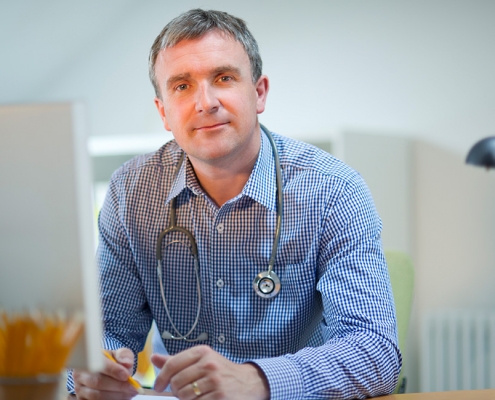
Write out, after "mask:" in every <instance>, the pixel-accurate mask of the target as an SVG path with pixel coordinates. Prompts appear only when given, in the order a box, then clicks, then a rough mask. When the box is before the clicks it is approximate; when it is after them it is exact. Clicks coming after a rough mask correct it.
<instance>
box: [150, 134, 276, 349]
mask: <svg viewBox="0 0 495 400" xmlns="http://www.w3.org/2000/svg"><path fill="white" fill-rule="evenodd" d="M260 126H261V129H262V130H263V132H265V135H266V136H267V137H268V140H269V141H270V145H271V147H272V150H273V158H274V160H275V175H276V180H277V226H276V228H275V239H274V240H273V246H272V254H271V256H270V261H269V263H268V270H266V271H263V272H260V273H259V274H258V275H256V277H255V278H254V281H253V289H254V291H255V293H256V294H257V295H258V296H260V297H262V298H264V299H268V298H271V297H274V296H276V295H277V294H278V293H279V292H280V279H279V277H278V276H277V274H276V273H275V272H274V271H273V266H274V265H275V257H276V255H277V249H278V244H279V241H280V232H281V228H282V214H283V206H284V203H283V193H282V170H281V168H280V160H279V158H278V151H277V146H276V144H275V141H274V140H273V137H272V135H271V133H270V132H269V131H268V129H266V128H265V127H264V126H263V125H260ZM184 157H185V153H182V155H181V158H180V160H179V163H178V165H177V168H176V169H175V173H174V180H175V179H176V178H177V175H178V174H179V171H180V169H181V167H182V164H183V162H184ZM176 208H177V197H174V198H173V199H172V200H171V203H170V225H169V227H168V228H166V229H164V230H163V231H162V232H161V233H160V235H158V241H157V244H156V259H157V261H158V265H157V273H158V280H159V281H160V293H161V296H162V300H163V305H164V306H165V311H166V313H167V318H168V320H169V321H170V324H171V325H172V328H173V329H174V331H175V334H172V333H170V332H169V331H164V332H163V334H162V338H163V339H174V340H184V341H186V342H198V341H202V340H207V339H208V333H206V332H203V333H201V334H200V335H199V336H198V337H197V338H196V339H189V336H190V335H191V334H192V332H193V331H194V329H195V328H196V326H197V325H198V322H199V314H200V311H201V280H200V276H199V256H198V246H197V244H196V240H195V239H194V236H193V234H192V233H191V232H189V231H188V230H187V229H185V228H182V227H180V226H177V218H176ZM171 232H180V233H183V234H184V235H186V236H187V238H188V239H189V242H190V243H191V246H190V251H191V255H192V256H193V259H194V273H195V275H196V290H197V293H198V306H197V309H198V311H197V313H196V319H195V320H194V323H193V325H192V326H191V329H189V331H188V332H187V333H186V334H185V335H183V334H181V333H180V332H179V330H178V329H177V327H176V326H175V324H174V322H173V321H172V317H171V316H170V311H169V309H168V306H167V299H166V298H165V291H164V289H163V279H162V261H161V260H162V242H163V238H164V236H165V235H167V234H169V233H171ZM173 243H182V242H181V241H179V240H173V241H171V242H170V243H168V244H167V245H166V246H165V247H168V246H170V245H171V244H173Z"/></svg>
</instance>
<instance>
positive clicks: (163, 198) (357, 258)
mask: <svg viewBox="0 0 495 400" xmlns="http://www.w3.org/2000/svg"><path fill="white" fill-rule="evenodd" d="M260 134H261V133H260ZM261 136H262V140H261V148H260V152H259V156H258V159H257V162H256V164H255V166H254V169H253V171H252V173H251V176H250V178H249V180H248V182H247V183H246V185H245V187H244V189H243V190H242V192H241V193H240V194H239V195H238V196H236V197H235V198H233V199H231V200H229V201H228V202H227V203H225V204H224V205H223V206H222V207H220V208H218V207H217V206H216V205H215V204H214V203H213V202H212V201H211V199H209V197H208V195H207V194H206V193H205V192H204V191H203V189H202V188H201V186H200V185H199V183H198V181H197V179H196V177H195V174H194V171H193V168H192V166H191V164H190V163H189V161H188V160H187V158H186V159H185V161H184V163H183V165H182V167H181V168H180V170H179V171H178V173H177V175H175V172H176V166H177V164H178V160H179V158H180V155H181V153H182V151H181V149H180V148H179V147H178V145H177V144H176V142H175V141H171V142H169V143H167V144H165V145H164V146H163V147H162V148H161V149H159V150H158V151H157V152H155V153H152V154H149V155H144V156H140V157H137V158H135V159H133V160H131V161H129V162H128V163H126V164H125V165H124V166H122V167H121V168H120V169H119V170H117V171H116V172H115V173H114V175H113V177H112V180H111V183H110V187H109V190H108V194H107V196H106V200H105V203H104V205H103V208H102V210H101V214H100V218H99V229H100V245H99V250H98V262H99V269H100V278H101V290H102V293H101V296H102V307H103V318H104V347H106V348H108V349H117V348H120V347H128V348H131V349H132V350H133V351H134V352H135V353H137V352H139V351H140V350H141V349H142V348H143V346H144V343H145V339H146V335H147V333H148V331H149V329H150V326H151V323H152V320H155V321H156V324H157V326H158V330H159V332H163V331H165V330H167V331H169V332H171V333H174V332H175V331H174V330H173V328H172V326H171V324H170V322H169V319H168V318H167V316H166V312H165V307H164V305H163V302H162V299H161V295H160V288H159V280H158V279H159V278H158V275H157V269H156V265H157V261H156V255H155V254H156V252H155V247H156V243H157V238H158V236H159V234H160V232H161V231H162V230H163V229H165V228H167V227H168V225H169V211H170V202H171V199H172V198H174V197H175V198H177V224H178V225H179V226H181V227H185V228H186V229H188V230H189V231H190V232H192V233H193V234H194V236H195V239H196V241H197V246H198V251H199V263H200V281H201V314H200V318H199V323H198V325H197V328H196V329H195V330H194V332H193V333H192V335H191V338H195V337H197V336H198V335H199V334H200V333H202V332H206V333H208V340H206V341H203V342H199V343H202V344H208V345H209V346H211V347H212V348H213V349H214V350H216V351H217V352H219V353H220V354H222V355H224V356H225V357H227V358H229V359H230V360H232V361H235V362H246V361H251V362H254V363H256V364H257V365H258V366H259V367H260V368H261V369H262V370H263V371H264V373H265V375H266V377H267V379H268V382H269V385H270V393H271V398H272V399H283V400H289V399H320V398H321V399H323V398H325V399H327V398H339V399H342V398H364V397H369V396H377V395H381V394H386V393H390V392H391V391H392V390H393V389H394V387H395V384H396V382H397V377H398V374H399V370H400V366H401V356H400V352H399V349H398V344H397V331H396V320H395V310H394V304H393V296H392V291H391V287H390V281H389V277H388V272H387V266H386V262H385V259H384V256H383V252H382V247H381V240H380V232H381V221H380V218H379V217H378V215H377V213H376V210H375V207H374V204H373V201H372V198H371V196H370V193H369V191H368V189H367V187H366V185H365V183H364V182H363V180H362V178H361V176H360V175H359V174H358V173H356V172H355V171H353V170H352V169H351V168H349V167H348V166H346V165H345V164H344V163H342V162H341V161H339V160H337V159H336V158H334V157H333V156H331V155H329V154H327V153H325V152H323V151H321V150H319V149H317V148H315V147H313V146H310V145H308V144H305V143H302V142H298V141H295V140H292V139H288V138H285V137H283V136H279V135H276V134H274V139H275V142H276V145H277V149H278V152H279V156H280V163H281V167H282V180H283V196H284V209H283V222H282V234H281V238H280V244H279V247H278V251H277V256H276V262H275V266H274V271H275V272H276V273H277V275H278V276H279V277H280V281H281V291H280V293H279V294H278V295H277V296H276V297H274V298H271V299H264V298H260V297H259V296H258V295H257V294H256V293H255V292H254V290H253V279H254V278H255V276H256V275H257V274H259V273H260V272H262V271H266V270H267V266H268V262H269V259H270V255H271V251H272V245H273V241H274V236H275V226H276V218H277V189H276V187H277V185H276V176H275V164H274V158H273V153H272V149H271V146H270V143H269V141H268V138H267V137H266V136H265V135H264V134H261ZM188 246H189V244H188V242H187V240H186V238H185V237H184V236H183V235H182V236H181V235H180V234H170V235H167V236H166V237H165V238H164V243H163V246H162V252H163V255H162V262H163V265H164V268H163V285H164V292H165V296H166V301H167V304H168V307H169V310H170V313H171V317H172V320H173V322H174V324H175V325H176V327H177V329H178V330H179V331H180V332H181V333H183V334H185V333H186V332H188V331H189V329H190V328H191V326H192V325H193V323H194V320H195V317H196V312H197V301H198V295H197V289H196V278H195V274H194V268H193V258H192V256H191V254H190V252H189V248H188ZM163 344H164V346H165V348H166V351H167V352H168V353H170V354H175V353H177V352H180V351H182V350H185V349H187V348H189V347H191V346H194V345H195V344H194V343H186V342H184V341H182V340H177V341H174V340H164V341H163ZM70 385H71V382H69V386H70ZM234 398H235V396H234Z"/></svg>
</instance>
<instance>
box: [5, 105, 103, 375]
mask: <svg viewBox="0 0 495 400" xmlns="http://www.w3.org/2000/svg"><path fill="white" fill-rule="evenodd" d="M86 139H87V138H86V135H85V129H84V110H83V108H82V106H81V105H74V104H50V105H16V106H2V107H0V308H4V309H6V310H7V311H9V310H14V311H22V310H29V309H35V308H40V309H43V310H46V311H48V312H57V311H59V310H64V311H66V312H68V313H74V312H83V313H84V317H85V330H84V336H83V338H82V340H80V341H79V345H78V348H77V349H76V351H75V352H74V354H73V356H72V358H71V361H70V363H69V366H71V367H77V368H88V369H90V370H98V369H100V368H101V365H102V356H101V350H100V349H101V317H100V306H99V296H98V286H97V272H96V266H95V258H94V223H93V220H94V216H93V209H92V201H91V169H90V161H89V155H88V152H87V144H86Z"/></svg>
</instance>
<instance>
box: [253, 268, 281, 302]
mask: <svg viewBox="0 0 495 400" xmlns="http://www.w3.org/2000/svg"><path fill="white" fill-rule="evenodd" d="M253 289H254V291H255V292H256V294H257V295H258V296H260V297H262V298H264V299H269V298H270V297H274V296H276V295H277V294H278V292H280V279H279V277H278V276H277V274H276V273H275V272H273V271H263V272H260V273H259V274H258V275H256V278H254V281H253Z"/></svg>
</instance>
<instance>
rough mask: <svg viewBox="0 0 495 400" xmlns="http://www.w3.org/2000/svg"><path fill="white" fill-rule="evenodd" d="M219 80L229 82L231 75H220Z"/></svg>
mask: <svg viewBox="0 0 495 400" xmlns="http://www.w3.org/2000/svg"><path fill="white" fill-rule="evenodd" d="M220 80H221V81H222V82H229V81H231V80H232V77H231V76H222V77H221V78H220Z"/></svg>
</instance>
